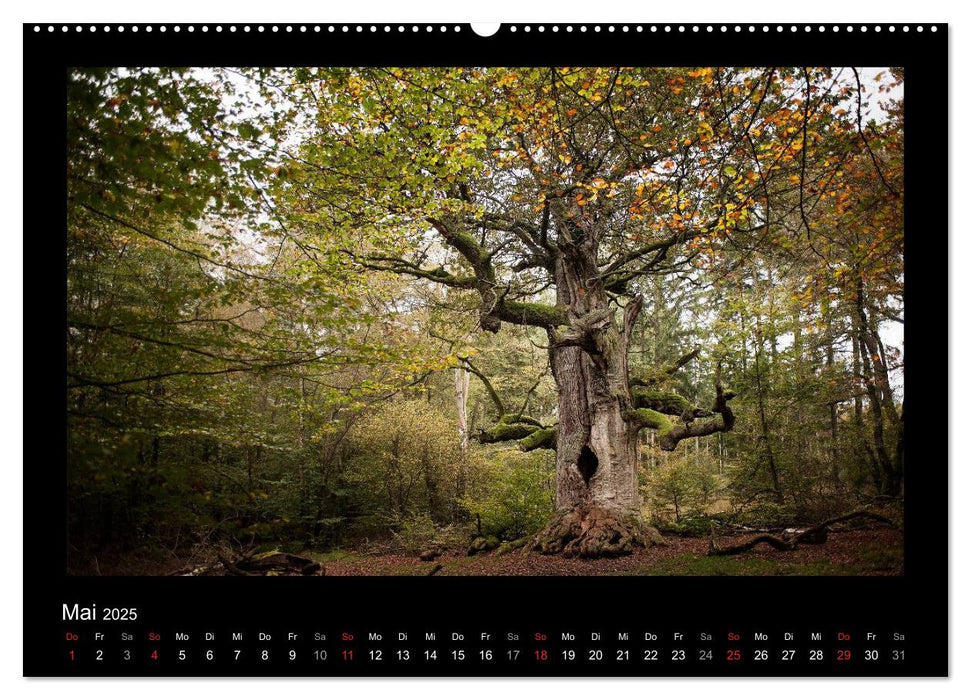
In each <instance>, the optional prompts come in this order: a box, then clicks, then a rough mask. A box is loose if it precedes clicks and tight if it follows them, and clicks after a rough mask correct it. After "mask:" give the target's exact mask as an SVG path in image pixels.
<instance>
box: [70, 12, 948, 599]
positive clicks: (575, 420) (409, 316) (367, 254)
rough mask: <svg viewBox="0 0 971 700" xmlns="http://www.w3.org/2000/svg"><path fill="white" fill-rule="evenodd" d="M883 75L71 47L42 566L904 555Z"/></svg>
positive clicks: (854, 572) (332, 570)
mask: <svg viewBox="0 0 971 700" xmlns="http://www.w3.org/2000/svg"><path fill="white" fill-rule="evenodd" d="M359 29H360V28H359ZM710 29H711V28H709V30H710ZM793 29H795V28H793ZM78 30H79V31H80V27H79V28H78ZM442 30H443V31H444V30H445V27H442ZM429 31H431V29H429ZM564 31H566V30H565V29H564ZM625 31H626V28H625ZM689 56H690V55H689V54H686V55H685V56H684V57H682V58H680V59H678V62H679V63H680V61H681V60H684V59H687V58H689ZM906 78H907V76H906V75H905V71H904V69H903V68H900V67H894V66H866V65H863V66H856V67H854V66H838V65H837V66H827V65H817V66H785V65H783V66H781V67H731V66H728V67H726V66H718V65H691V64H690V63H689V64H682V65H672V66H668V67H658V66H654V67H636V66H634V67H630V66H628V67H624V66H620V67H590V66H585V67H569V66H565V65H564V66H560V65H557V66H554V67H549V66H546V67H535V65H533V66H530V65H514V66H506V67H496V66H488V65H480V66H468V65H453V66H448V65H446V66H436V67H415V66H411V67H396V66H394V65H388V66H370V67H353V66H350V67H348V66H344V67H294V68H286V67H280V68H267V67H262V68H254V67H197V68H193V67H186V68H174V67H137V65H136V66H129V67H100V68H92V67H77V68H72V69H70V70H69V71H68V75H67V85H66V122H65V124H66V155H67V163H66V183H67V184H66V191H67V201H66V265H65V269H66V281H65V288H66V309H65V310H64V313H65V316H66V330H65V338H66V348H65V349H66V403H67V411H66V414H67V417H66V429H67V443H66V446H67V452H66V496H67V503H66V511H67V514H66V525H67V532H66V545H65V546H66V551H67V554H66V564H67V574H68V575H69V576H72V577H74V576H77V577H93V576H106V577H114V576H153V577H154V576H159V577H160V576H192V577H215V576H235V577H247V576H250V577H255V576H294V577H308V576H322V577H332V576H336V577H346V576H352V577H371V576H389V577H403V576H414V577H422V576H424V577H428V576H434V577H448V576H471V577H492V576H529V577H535V576H556V577H568V576H584V577H592V576H603V575H620V576H637V577H641V576H643V577H681V576H701V577H705V576H759V577H765V576H792V577H805V576H818V577H830V576H850V577H863V576H891V577H902V576H904V574H905V570H904V528H905V519H904V499H905V494H906V491H907V488H906V487H907V479H906V476H907V475H906V473H905V470H904V386H905V382H904V202H905V192H904V189H905V187H904V133H905V131H904V105H905V100H904V94H905V80H906ZM945 200H946V198H945ZM942 206H946V201H945V203H944V204H943V205H942ZM914 279H916V278H914ZM915 308H920V307H915ZM918 316H919V314H918V315H915V316H914V320H916V319H917V318H918ZM912 330H913V329H912ZM916 367H917V364H916V363H915V368H916ZM912 384H913V382H912ZM915 386H916V384H915ZM915 405H920V404H915ZM55 408H56V407H55ZM58 410H59V409H58ZM922 410H927V411H930V410H933V408H932V407H923V408H922ZM944 430H945V432H946V428H945V429H944ZM928 466H929V465H928ZM924 468H925V465H921V469H924ZM51 478H52V479H53V478H55V477H53V476H52V477H51ZM915 483H916V482H915ZM940 488H941V489H943V488H945V486H941V487H940ZM914 493H915V494H916V493H917V490H916V489H914ZM286 583H287V584H292V583H293V582H286Z"/></svg>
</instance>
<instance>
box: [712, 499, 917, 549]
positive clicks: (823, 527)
mask: <svg viewBox="0 0 971 700" xmlns="http://www.w3.org/2000/svg"><path fill="white" fill-rule="evenodd" d="M856 518H867V519H869V520H874V521H876V522H879V523H882V524H884V525H889V526H890V527H893V528H896V529H898V530H899V529H900V527H899V526H898V525H897V524H896V523H895V522H894V521H893V520H891V519H890V518H888V517H886V516H883V515H880V514H879V513H871V512H870V511H868V510H865V509H864V510H855V511H853V512H852V513H845V514H843V515H838V516H836V517H835V518H829V519H828V520H824V521H823V522H821V523H819V524H817V525H813V526H812V527H809V528H806V529H805V530H801V531H800V532H797V533H795V534H793V535H791V536H789V537H776V536H775V535H770V534H761V535H757V536H755V537H753V538H752V539H750V540H748V541H746V542H742V543H741V544H736V545H730V546H727V547H719V546H718V545H717V544H716V543H715V528H714V526H712V528H711V541H710V543H709V545H708V556H710V557H716V556H727V555H731V554H742V553H744V552H749V551H751V550H752V549H754V548H755V547H756V546H757V545H760V544H762V543H765V544H767V545H769V546H771V547H773V548H774V549H777V550H779V551H782V552H786V551H790V550H793V549H795V548H796V546H797V545H799V544H801V543H804V542H812V543H822V542H825V541H826V537H825V534H826V533H827V532H828V529H829V527H830V526H831V525H835V524H836V523H841V522H846V521H849V520H854V519H856Z"/></svg>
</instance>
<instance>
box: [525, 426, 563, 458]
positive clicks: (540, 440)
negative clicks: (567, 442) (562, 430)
mask: <svg viewBox="0 0 971 700" xmlns="http://www.w3.org/2000/svg"><path fill="white" fill-rule="evenodd" d="M519 449H520V450H522V451H523V452H532V451H533V450H540V449H547V450H555V449H556V428H541V429H539V430H537V431H536V432H534V433H533V434H532V435H528V436H526V437H524V438H523V439H522V440H520V441H519Z"/></svg>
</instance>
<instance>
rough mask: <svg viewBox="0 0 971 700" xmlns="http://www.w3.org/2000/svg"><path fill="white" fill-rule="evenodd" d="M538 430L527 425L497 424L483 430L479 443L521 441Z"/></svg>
mask: <svg viewBox="0 0 971 700" xmlns="http://www.w3.org/2000/svg"><path fill="white" fill-rule="evenodd" d="M537 430H539V428H537V427H536V426H535V425H529V424H527V423H512V424H507V423H499V424H498V425H494V426H493V427H492V428H490V429H489V430H483V431H482V433H481V434H480V435H479V442H482V443H491V442H505V441H507V440H521V439H523V438H524V437H528V436H530V435H532V434H533V433H535V432H536V431H537Z"/></svg>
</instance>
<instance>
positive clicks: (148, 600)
mask: <svg viewBox="0 0 971 700" xmlns="http://www.w3.org/2000/svg"><path fill="white" fill-rule="evenodd" d="M372 24H373V23H365V24H362V25H361V31H358V29H357V27H358V25H356V24H348V25H343V24H341V25H336V26H334V28H333V29H334V30H333V31H330V25H326V24H323V25H319V26H320V28H321V31H320V32H317V31H315V27H316V26H318V25H313V24H308V25H300V24H290V25H287V24H278V25H273V24H272V23H265V24H263V25H257V24H250V25H243V24H236V25H212V24H210V25H203V24H193V25H189V24H181V25H178V26H179V29H180V31H179V32H178V33H176V32H175V26H176V25H174V24H168V25H165V28H166V31H165V32H164V33H163V32H162V31H160V29H161V26H162V25H158V24H156V25H152V29H153V31H151V32H148V31H147V26H146V25H137V26H138V29H139V31H138V32H134V31H133V27H134V26H136V25H130V24H127V25H124V29H125V31H124V32H120V31H119V30H118V27H119V25H115V24H112V25H110V27H111V32H110V33H105V32H104V31H103V28H104V26H105V25H93V26H94V27H95V29H96V31H94V32H92V31H91V26H92V25H76V24H71V25H66V26H67V31H63V30H62V26H64V25H53V27H54V31H53V32H51V31H48V27H49V26H51V25H48V24H41V25H34V24H25V25H24V27H23V31H24V124H25V139H24V144H25V148H26V147H31V148H36V150H34V151H32V152H28V151H26V150H25V154H24V156H25V158H24V161H25V172H24V192H25V195H24V197H25V199H24V207H25V209H24V211H25V219H24V221H25V224H24V233H23V235H24V244H25V258H24V299H25V307H24V319H25V322H24V350H25V353H24V356H25V365H24V378H25V379H26V381H27V382H29V384H30V385H31V387H32V390H31V395H32V396H33V397H34V398H33V399H32V401H31V403H30V404H29V405H27V404H25V406H24V416H25V418H26V421H25V436H26V435H31V436H34V437H36V433H35V432H34V431H40V432H41V434H42V435H44V436H45V439H44V440H42V441H41V442H40V447H39V448H37V447H36V445H37V442H38V441H37V440H36V439H34V440H31V442H30V444H31V445H32V446H34V449H33V451H32V452H31V453H27V454H25V457H24V465H23V469H24V533H25V535H24V552H25V555H24V590H25V600H24V629H25V662H24V671H25V674H26V675H59V674H63V673H64V670H63V668H62V667H61V666H59V665H58V664H57V663H55V662H53V661H51V660H49V659H48V658H47V657H46V656H45V654H44V650H45V649H50V648H53V647H52V645H53V644H54V642H53V641H52V640H54V639H56V636H57V633H58V632H61V631H62V629H63V625H62V622H61V619H60V616H61V604H62V603H64V602H79V603H81V604H86V603H88V602H98V603H99V604H105V605H109V604H114V605H126V606H130V605H138V606H139V607H140V609H141V610H143V611H144V614H145V615H150V616H151V617H152V618H153V619H155V620H162V621H164V620H186V621H187V622H186V624H189V621H190V620H195V621H199V624H202V622H201V621H206V624H214V625H220V626H226V627H228V626H240V625H246V624H248V623H247V620H249V621H250V623H252V624H258V623H260V622H259V620H261V619H263V618H267V619H269V618H276V619H278V620H279V619H284V620H301V621H305V620H306V619H307V618H308V616H310V617H314V618H315V619H319V620H321V621H322V622H321V624H323V625H333V626H334V630H335V631H336V630H337V629H338V628H339V627H340V626H348V625H352V626H354V627H355V628H359V629H365V628H366V627H367V626H369V625H371V626H383V627H384V628H389V629H390V627H393V626H394V625H395V624H398V625H401V624H407V625H410V626H414V627H415V628H418V627H422V626H423V627H434V626H438V627H440V628H442V629H445V627H447V626H448V625H454V624H456V622H457V620H458V622H459V623H460V624H462V625H463V626H465V627H468V628H469V629H472V628H474V627H475V626H476V625H481V626H489V627H494V626H495V625H497V624H499V623H502V624H505V625H508V626H517V625H518V626H524V627H526V626H529V627H530V628H540V627H541V628H543V629H547V628H548V629H551V630H554V629H561V628H563V627H564V626H572V627H574V628H576V629H584V628H585V627H584V626H589V625H601V626H603V625H608V626H609V625H627V626H629V627H631V629H634V628H637V627H638V626H644V625H652V624H656V625H662V626H664V625H667V626H671V625H679V624H680V625H684V626H686V627H689V626H691V625H711V626H712V627H719V626H721V627H719V628H722V627H724V626H726V625H729V626H730V625H732V624H736V625H737V624H739V623H738V620H739V619H744V620H748V621H750V622H746V623H745V624H751V625H753V626H756V627H758V626H772V625H776V624H778V623H779V620H780V618H783V617H784V618H785V619H786V620H790V621H791V623H790V624H792V625H803V626H816V627H819V628H822V629H831V630H835V629H838V628H840V626H852V625H855V624H868V625H876V624H878V623H879V624H885V625H899V626H900V628H901V629H904V628H906V630H907V633H908V640H912V639H913V640H917V641H916V642H914V641H911V642H910V644H911V645H912V646H914V647H916V648H917V649H919V651H916V652H915V656H917V657H918V658H917V659H916V660H915V661H912V662H911V663H910V664H909V665H908V674H909V675H946V674H947V672H948V652H947V649H948V645H947V640H948V637H947V635H948V618H947V616H948V564H947V562H948V526H949V516H948V506H949V496H948V465H949V459H948V455H946V454H935V453H933V452H931V451H929V450H926V449H922V448H921V446H920V445H919V442H920V438H921V437H922V436H924V435H929V436H938V437H940V436H941V434H942V433H944V434H945V435H946V431H947V415H946V413H945V412H944V410H942V409H941V408H940V407H942V406H944V405H945V403H944V402H945V401H946V400H947V379H946V376H942V372H944V373H946V366H947V365H946V360H947V338H946V336H945V334H943V333H942V332H941V329H940V322H941V319H942V317H943V318H946V313H947V306H948V301H947V278H946V273H945V274H943V275H942V274H941V270H942V268H944V266H945V265H946V260H941V256H940V252H939V251H940V250H941V249H942V247H943V246H944V245H945V244H946V243H945V241H946V238H947V235H948V220H947V213H946V212H947V202H946V192H947V173H948V155H947V150H948V144H947V122H948V109H947V98H946V95H947V85H948V57H947V48H948V27H947V25H946V24H937V25H933V26H935V27H936V31H931V25H923V26H919V25H902V24H895V25H892V26H893V28H894V30H895V31H894V32H893V33H891V32H890V31H889V29H890V26H891V25H888V24H881V25H879V26H880V27H881V31H880V32H879V33H878V32H876V31H875V27H876V26H877V25H868V26H867V29H868V31H866V32H863V31H861V29H862V27H861V26H860V25H846V24H840V25H832V24H826V25H825V27H826V31H825V33H822V32H820V31H819V25H818V24H813V25H790V24H786V25H783V26H782V31H781V32H780V31H777V29H776V28H777V25H776V24H771V25H768V28H769V31H767V32H766V31H763V28H762V25H755V26H754V30H755V31H750V25H748V24H745V25H741V31H738V32H737V31H735V25H728V26H727V31H725V32H722V31H721V26H722V25H721V24H714V25H712V31H711V32H709V31H708V25H707V24H703V23H697V22H687V23H684V24H668V25H657V26H656V27H655V28H654V30H653V31H652V29H651V27H652V25H650V24H640V25H638V24H634V23H631V24H630V25H627V26H628V30H627V31H626V32H625V31H624V30H623V27H624V25H622V24H618V23H615V24H613V25H607V24H601V25H594V24H586V25H572V31H567V27H568V25H557V29H558V31H556V32H554V31H553V25H550V24H547V25H543V29H544V31H543V32H540V31H539V25H529V26H530V30H531V31H529V32H528V33H527V32H526V31H525V29H526V26H527V25H517V31H515V32H513V31H512V29H511V28H510V27H509V26H508V25H506V26H503V27H502V28H501V29H500V30H499V32H498V33H497V34H496V35H495V36H492V37H488V38H485V37H480V36H478V35H476V34H475V33H474V32H473V31H472V30H471V28H470V27H469V25H461V27H460V31H458V32H456V31H454V28H455V26H456V25H454V24H448V25H444V26H445V27H446V31H444V32H442V31H441V30H440V27H441V26H442V25H439V24H435V25H432V28H433V31H431V32H429V31H427V29H426V27H427V25H425V24H420V25H410V24H409V25H399V24H394V25H391V31H390V32H385V31H384V25H383V24H380V23H378V24H375V25H374V26H375V27H376V30H377V31H375V32H372V31H371V29H370V28H371V26H372ZM231 26H235V27H236V31H231V29H230V28H231ZM244 26H249V27H250V31H248V32H246V31H245V30H244ZM260 26H263V28H264V29H263V31H260V30H259V27H260ZM301 26H306V31H300V27H301ZM345 26H346V27H347V29H346V31H345ZM399 26H401V27H403V28H404V31H399V30H398V27H399ZM581 26H584V27H586V30H585V31H584V30H582V29H581ZM611 26H612V27H613V30H611V29H610V27H611ZM807 26H808V31H807ZM77 27H81V31H78V30H77ZM190 27H191V28H192V30H193V31H191V32H190V31H189V28H190ZM217 27H218V28H219V29H221V31H219V30H217ZM273 27H276V30H274V29H273ZM287 27H290V30H289V31H288V30H287ZM414 27H417V31H415V30H414V29H413V28H414ZM637 27H640V28H641V30H640V31H638V29H637ZM791 27H796V30H795V31H792V29H791ZM834 27H838V28H839V32H838V33H837V32H835V31H834ZM37 28H39V31H37V30H36V29H37ZM598 28H599V29H598ZM905 29H906V31H905ZM918 29H920V30H921V31H918ZM726 58H727V59H728V60H726ZM461 64H466V65H515V64H527V65H564V64H568V65H578V64H579V65H718V64H731V65H755V66H764V65H869V66H873V65H880V66H884V65H890V66H903V67H904V69H905V74H906V83H905V90H906V98H907V99H906V103H905V109H906V112H905V129H906V135H905V140H906V153H905V158H906V170H905V185H906V192H907V195H906V197H907V200H906V211H905V226H906V232H905V263H906V282H905V308H907V309H908V315H907V323H906V326H905V329H904V337H905V343H906V351H907V364H908V370H907V376H906V380H905V381H906V386H907V398H908V399H909V400H910V401H911V406H912V407H916V410H915V408H911V411H910V412H909V413H908V415H907V423H908V429H907V433H906V441H907V451H908V452H909V453H910V455H911V457H910V469H909V471H908V476H907V493H906V502H905V510H906V527H907V529H906V533H905V573H904V575H902V576H899V577H887V578H867V577H778V578H773V577H738V578H731V577H726V578H697V577H665V578H653V577H603V578H598V577H558V578H542V577H521V578H505V577H493V578H489V577H467V578H465V577H462V578H459V577H456V578H451V577H445V578H439V577H435V578H420V579H409V578H404V577H387V578H364V577H355V578H346V579H345V578H337V577H335V578H327V577H325V578H323V579H321V578H315V579H293V578H283V579H273V578H259V579H233V578H188V577H183V578H143V577H102V578H97V577H70V576H67V574H66V562H67V556H66V548H67V542H66V522H67V513H66V489H67V485H66V468H65V455H66V436H67V429H66V415H65V412H64V410H63V406H64V400H65V394H66V388H65V387H66V381H65V377H64V376H52V375H50V374H49V373H48V374H45V373H44V371H45V370H46V368H50V367H56V366H65V365H66V363H65V357H64V354H63V353H64V352H65V347H66V343H65V337H66V317H65V312H66V305H65V304H64V299H65V297H66V268H65V266H66V260H64V259H63V258H62V262H63V264H62V266H61V268H60V270H58V269H57V266H56V264H53V261H52V260H51V253H52V251H53V252H54V254H55V255H56V254H58V251H63V250H64V249H65V220H66V181H65V177H64V162H65V154H66V144H65V124H64V119H65V110H64V105H65V100H66V75H67V69H68V67H70V66H77V65H86V66H95V65H104V66H107V65H200V66H202V65H409V66H422V65H461ZM38 145H39V147H38ZM935 236H936V238H935ZM928 242H932V243H933V244H932V245H929V244H928ZM945 269H946V268H945ZM52 270H53V271H52ZM35 369H36V370H37V371H34V370H35ZM38 395H40V397H41V400H38ZM51 426H58V428H55V429H54V430H51ZM938 444H939V443H938ZM918 450H919V451H918ZM58 503H60V504H61V507H60V508H59V509H58V508H57V507H56V505H55V507H54V508H52V506H51V504H58ZM59 552H60V553H61V556H60V557H58V553H59ZM598 599H600V600H618V601H623V605H624V606H625V607H624V609H623V611H622V613H623V618H626V619H617V620H608V621H603V620H600V619H597V618H596V617H595V616H592V615H591V614H590V613H589V611H584V608H583V602H584V601H590V600H598ZM364 600H367V601H368V603H367V605H366V606H364V607H358V606H359V605H360V601H364ZM253 601H259V603H260V606H261V610H262V612H261V613H258V612H256V611H255V610H254V606H253ZM456 605H464V606H465V607H464V609H463V608H458V609H456V608H455V607H454V606H456ZM403 608H406V609H407V611H404V610H403ZM565 616H568V617H569V619H564V617H565ZM459 618H461V619H459ZM854 621H859V622H854ZM260 624H261V623H260ZM389 625H390V627H389ZM58 648H59V647H58ZM748 670H749V671H751V672H750V673H748V674H746V675H774V674H775V673H783V672H782V671H779V670H775V669H766V670H762V671H759V670H757V669H748ZM560 671H561V672H562V673H567V674H570V673H575V672H576V671H575V670H571V669H560ZM756 671H758V672H756ZM247 672H250V673H253V674H254V675H259V672H258V671H256V670H255V669H247ZM481 672H482V671H481V669H473V670H471V671H468V670H463V669H454V670H451V669H450V670H449V671H447V672H446V673H447V674H448V675H477V674H478V673H481ZM887 672H888V673H890V672H892V670H888V671H887ZM586 673H592V671H590V670H587V671H586ZM790 673H791V672H790ZM149 675H151V674H149ZM271 675H272V674H271ZM417 675H424V674H422V673H420V672H418V673H417ZM581 675H582V674H581Z"/></svg>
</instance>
